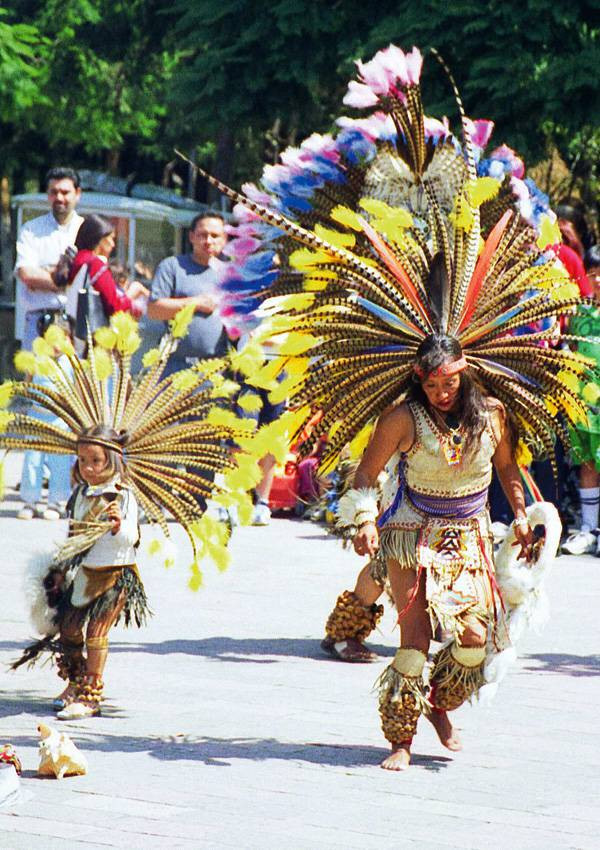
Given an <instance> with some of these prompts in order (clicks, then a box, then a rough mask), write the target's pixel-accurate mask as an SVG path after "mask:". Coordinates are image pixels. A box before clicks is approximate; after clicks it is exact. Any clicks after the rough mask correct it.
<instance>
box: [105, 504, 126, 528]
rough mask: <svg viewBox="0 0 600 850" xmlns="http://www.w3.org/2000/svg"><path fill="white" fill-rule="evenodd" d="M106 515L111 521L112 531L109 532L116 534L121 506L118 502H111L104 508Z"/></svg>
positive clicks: (119, 526)
mask: <svg viewBox="0 0 600 850" xmlns="http://www.w3.org/2000/svg"><path fill="white" fill-rule="evenodd" d="M105 513H106V516H107V517H108V518H109V520H110V521H111V522H112V531H111V534H116V533H117V532H118V531H119V529H120V528H121V520H122V518H123V517H122V514H121V506H120V505H119V503H118V502H111V503H110V504H109V505H108V506H107V508H106V511H105Z"/></svg>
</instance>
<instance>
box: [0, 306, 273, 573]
mask: <svg viewBox="0 0 600 850" xmlns="http://www.w3.org/2000/svg"><path fill="white" fill-rule="evenodd" d="M191 318H192V313H191V311H190V309H187V308H184V309H183V310H181V311H180V312H179V313H178V314H177V315H176V316H175V318H174V319H173V320H172V321H171V323H170V333H169V334H167V335H166V336H165V337H163V339H162V341H161V343H160V345H159V347H158V348H156V349H152V350H151V351H149V352H147V353H146V355H145V356H144V361H143V362H144V369H143V370H142V372H141V373H140V375H139V376H138V377H137V379H136V381H134V380H133V378H132V376H131V373H130V365H131V357H132V355H133V353H134V352H135V350H136V349H137V347H138V346H139V344H140V337H139V335H138V331H137V324H136V322H135V321H134V320H133V319H132V318H131V316H129V315H128V314H125V313H116V314H115V315H113V316H112V317H111V320H110V326H109V327H105V328H101V329H100V330H98V331H97V332H96V334H95V340H92V339H91V338H90V339H89V341H88V342H89V346H88V347H89V354H88V357H87V359H86V360H80V359H79V358H77V357H76V356H75V353H74V351H73V347H72V345H71V343H70V341H69V340H68V339H67V337H66V336H65V335H64V333H63V332H62V331H61V330H60V329H59V328H58V327H56V326H54V325H53V326H51V327H50V328H49V329H48V331H47V332H46V334H45V336H44V337H43V338H42V337H40V338H38V339H37V340H36V341H35V343H34V351H33V352H18V354H17V355H16V358H15V360H16V364H17V366H18V367H20V368H23V369H26V370H27V371H29V372H31V373H34V374H35V373H38V374H43V375H44V376H45V378H46V380H45V381H44V382H43V383H36V382H30V381H22V382H6V383H4V384H2V385H1V386H0V404H1V405H2V406H3V407H4V408H5V409H4V410H1V411H0V429H1V433H0V448H4V449H7V450H10V449H34V450H39V451H44V452H51V453H56V454H76V452H77V442H78V437H79V436H80V435H81V433H82V432H83V431H84V429H86V428H88V427H90V426H93V425H98V424H104V425H107V426H109V427H111V428H113V429H114V430H115V431H116V432H117V433H118V434H119V435H120V437H121V441H122V446H123V465H124V468H125V470H126V475H127V482H128V485H129V486H130V487H131V488H132V490H133V491H134V493H135V496H136V498H137V500H138V502H139V504H140V506H141V508H142V509H143V511H144V512H145V514H146V516H147V518H148V519H149V520H150V522H154V523H158V524H159V525H160V527H161V528H162V530H163V532H164V534H165V535H167V536H168V526H167V523H166V521H165V517H164V515H163V510H166V511H168V512H169V513H170V514H171V515H172V516H173V517H174V518H175V520H176V521H177V522H179V523H181V525H182V526H183V528H184V529H185V531H186V532H187V534H188V537H189V539H190V541H191V544H192V548H193V551H194V557H195V562H194V567H193V571H194V572H195V573H197V572H198V567H197V563H196V561H197V558H198V557H200V556H201V555H202V554H203V553H208V554H211V555H213V556H214V560H215V561H217V562H218V563H221V561H222V557H223V556H222V553H221V551H220V549H221V544H222V543H225V542H226V541H225V540H221V537H220V536H219V535H216V532H215V529H214V527H213V525H212V524H211V518H210V517H208V516H206V515H204V514H203V508H202V507H201V504H203V500H205V499H207V498H208V497H210V496H214V497H215V498H217V499H219V500H220V501H221V502H222V503H225V502H226V503H229V504H232V503H233V504H237V505H238V507H242V506H243V505H244V504H245V503H246V502H248V500H249V497H248V495H247V493H246V490H248V489H250V487H251V486H252V485H253V483H256V480H258V478H259V477H260V470H258V468H257V466H256V462H255V460H254V459H253V458H252V457H251V454H250V452H249V447H250V445H251V438H250V434H249V430H248V429H249V428H250V429H252V427H253V423H252V421H249V420H240V419H237V418H236V417H235V416H234V415H233V413H232V412H231V410H230V408H231V399H230V397H229V396H230V395H231V386H229V385H230V384H231V383H232V382H231V381H226V380H225V378H224V377H223V374H222V373H223V369H224V366H225V362H224V361H223V360H217V359H211V360H207V361H201V362H199V363H198V364H197V365H195V366H192V367H191V368H189V369H187V370H185V371H182V372H176V373H175V374H172V375H170V376H169V377H167V378H163V372H164V369H165V365H166V363H167V360H168V358H169V356H170V355H171V354H172V352H173V351H174V350H175V348H176V347H177V344H178V341H179V339H180V338H181V337H182V336H184V335H185V333H187V327H188V325H189V321H190V319H191ZM94 342H95V344H94ZM57 351H59V352H61V354H62V355H63V356H61V357H58V358H57V357H56V356H55V355H56V353H57ZM233 389H234V390H237V385H234V387H233ZM16 399H20V400H22V401H25V402H27V404H28V405H29V406H30V408H31V413H30V414H26V413H20V412H12V411H11V410H10V409H6V408H8V406H9V404H10V402H12V401H14V400H16ZM36 409H37V410H43V411H46V412H50V413H52V414H53V417H54V418H55V419H58V420H60V424H51V423H48V422H46V421H42V420H41V419H38V418H36V417H35V411H36ZM241 438H243V441H244V446H245V449H242V448H240V447H238V448H237V449H236V450H235V451H234V450H233V448H232V446H234V445H236V443H237V441H238V440H240V439H241ZM253 476H254V477H253ZM242 477H245V478H248V481H245V480H244V481H242V480H241V478H242ZM246 485H248V486H246ZM99 525H100V526H101V527H100V528H98V529H96V528H91V529H88V530H87V534H88V535H90V534H91V535H92V536H93V535H94V534H96V532H97V533H98V534H101V533H103V532H104V531H105V530H106V528H105V527H104V526H105V524H104V523H100V524H99ZM96 536H97V535H96ZM217 538H218V539H217ZM74 539H75V538H69V541H71V540H74ZM216 544H219V545H216ZM217 550H219V551H217Z"/></svg>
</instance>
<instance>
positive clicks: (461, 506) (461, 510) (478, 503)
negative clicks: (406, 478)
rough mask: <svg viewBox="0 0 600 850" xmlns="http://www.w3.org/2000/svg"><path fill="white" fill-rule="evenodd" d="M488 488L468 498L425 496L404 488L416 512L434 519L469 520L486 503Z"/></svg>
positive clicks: (409, 488)
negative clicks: (434, 517)
mask: <svg viewBox="0 0 600 850" xmlns="http://www.w3.org/2000/svg"><path fill="white" fill-rule="evenodd" d="M487 494H488V488H487V487H486V488H485V489H484V490H480V492H479V493H470V494H469V495H468V496H458V497H457V498H451V497H449V496H426V495H425V494H424V493H418V492H417V491H416V490H413V489H412V488H411V487H408V486H407V487H406V495H407V496H408V498H409V499H410V501H411V502H412V503H413V505H414V506H415V508H416V509H417V510H418V511H422V512H423V513H424V514H429V515H430V516H436V517H453V518H454V519H469V518H470V517H473V516H476V515H477V514H478V513H480V512H481V511H482V510H483V509H484V508H485V505H486V502H487Z"/></svg>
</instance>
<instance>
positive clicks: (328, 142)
mask: <svg viewBox="0 0 600 850" xmlns="http://www.w3.org/2000/svg"><path fill="white" fill-rule="evenodd" d="M438 58H439V57H438ZM440 61H441V60H440ZM442 64H443V62H442ZM421 65H422V58H421V55H420V53H419V51H418V50H417V49H416V48H413V50H412V51H411V52H409V53H404V52H403V51H402V50H400V49H399V48H398V47H396V46H394V45H391V46H390V47H388V48H387V49H386V50H382V51H379V52H378V53H377V54H376V55H375V57H374V58H373V59H372V60H371V61H370V62H366V63H362V62H357V67H358V80H353V81H351V82H350V85H349V88H348V93H347V95H346V97H345V98H344V103H345V104H346V105H348V106H351V107H354V108H357V109H368V110H369V111H370V114H369V115H368V116H367V117H361V118H348V117H344V118H340V119H339V120H338V125H339V127H340V131H339V132H338V134H337V135H336V136H335V137H334V136H332V135H317V134H314V135H312V136H310V137H309V138H308V139H306V140H305V141H304V142H303V143H302V144H301V145H300V146H299V147H295V148H289V149H288V150H286V151H285V152H284V153H283V154H282V156H281V163H280V164H278V165H275V166H266V167H265V169H264V172H263V178H262V187H256V186H253V185H245V186H244V187H243V192H244V194H239V193H237V192H235V191H233V190H232V189H230V188H229V187H227V186H224V185H223V184H222V183H219V182H218V181H216V180H214V179H213V178H211V177H209V175H206V174H205V172H201V173H203V174H205V176H206V177H207V178H208V179H209V180H211V182H212V183H213V184H214V185H216V186H218V188H220V189H221V191H223V192H224V193H225V194H226V195H227V196H228V197H229V198H230V199H232V200H233V201H234V202H235V204H236V207H235V212H236V214H237V215H238V218H239V220H240V225H239V226H240V228H241V229H242V232H241V233H240V235H239V236H238V238H237V240H234V243H232V247H231V249H230V256H231V257H232V261H231V262H230V263H225V264H222V265H221V266H220V267H219V273H220V275H221V277H222V280H223V281H225V282H227V281H234V282H235V285H234V286H232V285H231V284H230V285H229V287H227V285H226V288H227V290H228V302H227V307H226V311H225V312H226V313H227V316H228V320H229V321H231V323H232V324H234V325H236V326H238V327H241V328H248V327H253V326H254V327H256V325H257V324H258V323H259V322H260V321H263V322H264V316H265V314H266V315H268V317H269V319H268V322H267V323H266V324H264V325H263V328H262V331H261V329H260V328H259V330H258V331H257V333H258V335H259V336H260V335H261V333H262V334H263V335H264V336H270V337H272V339H274V340H275V341H277V340H278V339H284V338H286V335H293V336H294V339H295V340H296V346H297V350H296V352H294V351H293V350H292V349H290V348H288V349H285V348H284V347H283V346H282V347H281V348H280V357H281V361H282V366H286V367H287V368H288V369H290V370H291V371H292V372H293V371H294V365H293V364H294V361H295V360H296V359H297V358H298V357H300V356H301V357H302V358H303V359H304V361H305V362H306V363H307V365H306V368H304V369H303V371H302V373H301V374H300V376H299V377H297V378H296V380H295V382H293V383H292V384H291V385H290V386H288V388H287V389H288V395H289V399H290V402H291V404H292V406H294V407H298V408H304V409H306V410H307V411H308V412H310V411H311V410H314V409H315V408H319V409H320V410H322V411H323V417H322V419H321V421H320V423H319V425H318V427H317V428H315V429H314V430H313V432H312V434H311V437H310V439H309V440H308V441H307V443H306V444H305V448H306V449H307V450H309V449H310V447H311V446H312V445H313V444H314V442H315V441H316V440H318V438H319V436H320V435H321V434H322V433H323V432H328V433H329V436H330V439H329V442H328V446H327V450H326V453H325V454H324V457H323V464H324V466H325V468H327V466H329V465H331V464H333V463H335V461H336V459H337V457H338V456H339V452H340V450H341V449H342V448H343V446H344V445H346V444H347V443H348V442H350V441H351V440H352V439H353V438H354V437H356V435H357V434H359V432H360V431H361V430H362V429H363V428H364V427H365V426H366V425H367V424H368V423H369V422H370V421H371V420H373V418H374V417H376V416H378V415H379V414H380V413H381V412H382V410H383V409H384V408H385V407H386V406H387V405H388V404H389V403H390V402H392V401H394V400H396V399H398V398H399V397H400V396H402V394H403V393H404V392H405V391H406V389H407V387H408V385H409V382H410V380H411V378H412V364H413V361H414V359H415V353H416V350H417V348H418V346H419V344H420V342H421V341H422V340H423V339H425V337H427V336H428V335H429V334H431V333H433V332H438V331H441V332H444V333H447V334H449V335H451V336H454V337H455V338H456V339H458V341H459V342H460V343H461V345H462V347H463V350H464V353H465V356H466V358H467V361H468V363H469V365H470V367H471V369H472V370H473V372H474V373H475V375H476V377H477V378H478V379H479V380H480V382H481V383H482V384H483V386H484V387H485V389H486V390H487V392H489V393H490V394H493V395H495V396H497V397H498V398H500V399H501V401H502V402H503V403H504V404H505V405H506V407H507V409H508V411H509V413H510V414H511V415H512V417H513V418H514V420H515V422H516V423H517V425H518V427H519V430H520V432H521V435H522V436H525V437H527V438H528V439H537V440H538V442H540V443H542V444H543V445H544V446H545V448H546V449H547V450H548V451H549V452H550V453H551V452H552V447H553V444H554V439H555V436H556V435H558V436H559V437H560V438H561V439H563V440H567V439H568V438H567V428H566V425H567V423H573V422H576V421H578V420H581V419H584V418H585V416H586V411H585V407H584V404H583V403H582V401H581V399H580V397H579V395H578V392H577V386H578V380H575V381H573V380H571V379H572V378H573V377H574V376H579V375H582V374H585V375H586V376H587V380H588V381H589V380H593V379H594V373H593V366H592V365H591V364H590V362H589V361H588V362H583V360H582V359H581V358H579V357H578V356H577V355H576V354H573V353H572V352H570V351H569V350H568V349H566V348H563V347H562V346H561V345H560V327H559V325H558V323H557V321H556V317H557V316H558V315H560V314H569V313H571V312H573V311H574V309H575V308H576V307H577V304H578V303H579V302H580V296H579V291H578V288H577V287H576V286H575V285H574V284H573V283H572V282H571V281H570V280H569V278H568V275H567V273H566V271H565V270H564V268H563V267H562V266H561V265H560V263H559V262H558V261H557V260H556V257H555V255H554V253H552V252H551V251H549V250H547V248H548V245H547V243H548V241H551V238H552V236H551V233H553V228H552V227H551V224H552V222H553V220H554V218H553V214H552V213H551V211H550V209H549V207H548V202H547V198H545V196H543V195H542V194H541V193H540V192H539V190H538V189H537V187H535V184H533V182H532V181H530V180H529V179H524V165H523V162H522V160H520V159H519V158H518V157H517V155H516V154H515V153H514V152H513V151H511V150H510V148H507V147H506V146H505V145H502V146H500V147H498V148H496V149H495V150H493V151H492V153H491V154H490V155H489V156H487V157H486V156H484V151H485V149H486V147H487V145H488V143H489V139H490V136H491V133H492V129H493V124H492V122H491V121H483V120H478V121H473V120H471V119H469V118H468V117H467V116H466V115H465V112H464V109H463V106H462V102H461V100H460V96H459V94H458V91H457V89H456V86H455V84H454V82H453V80H452V78H451V75H450V72H449V71H448V69H446V71H447V73H448V76H449V77H450V82H451V84H452V87H453V90H454V93H455V97H456V102H457V106H458V110H459V113H460V123H461V134H460V138H457V137H455V136H454V135H452V133H451V132H450V129H449V123H448V120H447V119H446V118H444V119H443V120H441V121H439V120H436V119H433V118H429V117H427V116H426V115H425V114H424V110H423V106H422V100H421V90H420V85H419V79H420V72H421ZM444 67H445V65H444ZM235 241H238V242H239V243H240V245H239V249H237V250H236V248H235ZM273 252H275V253H276V254H277V257H278V265H277V267H273V268H272V269H271V270H270V271H267V267H268V264H269V262H271V260H272V257H273ZM274 271H277V276H276V278H275V277H273V279H271V275H272V272H274ZM256 281H258V282H259V283H258V284H257V283H256ZM301 294H304V295H305V296H307V295H310V298H306V299H305V300H301V299H300V300H297V301H295V300H294V298H295V297H297V296H300V295H301ZM257 304H258V305H260V310H259V311H256V309H255V308H256V306H257ZM302 337H304V338H305V340H306V345H305V346H301V345H299V344H298V340H299V339H301V338H302ZM596 378H597V376H596ZM308 415H310V414H309V413H307V416H308ZM302 424H304V423H301V425H302Z"/></svg>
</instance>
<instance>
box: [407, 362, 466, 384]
mask: <svg viewBox="0 0 600 850" xmlns="http://www.w3.org/2000/svg"><path fill="white" fill-rule="evenodd" d="M468 365H469V364H468V363H467V361H466V358H465V357H459V358H458V360H452V361H451V362H450V363H442V365H441V366H438V368H437V369H432V371H431V372H426V371H425V370H424V369H421V367H420V366H418V365H417V364H416V363H415V365H414V366H413V369H414V370H415V375H417V377H418V378H420V379H421V380H422V381H423V380H425V378H440V377H450V376H452V375H456V374H458V373H459V372H463V371H464V370H465V369H466V368H467V367H468Z"/></svg>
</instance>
